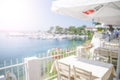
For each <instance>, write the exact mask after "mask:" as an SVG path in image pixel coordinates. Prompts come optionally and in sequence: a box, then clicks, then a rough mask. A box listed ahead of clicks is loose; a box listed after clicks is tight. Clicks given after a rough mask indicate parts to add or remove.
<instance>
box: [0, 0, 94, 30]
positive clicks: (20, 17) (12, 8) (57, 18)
mask: <svg viewBox="0 0 120 80" xmlns="http://www.w3.org/2000/svg"><path fill="white" fill-rule="evenodd" d="M51 6H52V0H0V31H1V30H4V31H38V30H39V31H46V30H48V29H49V28H50V27H51V26H57V25H59V26H61V27H68V26H81V25H88V26H91V25H92V23H91V22H87V21H82V20H80V19H75V18H72V17H69V16H64V15H60V14H57V13H54V12H53V11H52V10H51Z"/></svg>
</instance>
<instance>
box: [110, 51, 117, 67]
mask: <svg viewBox="0 0 120 80" xmlns="http://www.w3.org/2000/svg"><path fill="white" fill-rule="evenodd" d="M117 59H118V50H111V52H110V63H112V64H114V66H115V67H116V66H117Z"/></svg>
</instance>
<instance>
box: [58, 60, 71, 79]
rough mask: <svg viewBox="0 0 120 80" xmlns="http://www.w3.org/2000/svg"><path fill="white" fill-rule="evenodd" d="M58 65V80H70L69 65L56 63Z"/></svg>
mask: <svg viewBox="0 0 120 80" xmlns="http://www.w3.org/2000/svg"><path fill="white" fill-rule="evenodd" d="M57 65H58V80H66V79H67V80H70V78H71V77H70V65H67V64H64V63H61V62H58V61H57Z"/></svg>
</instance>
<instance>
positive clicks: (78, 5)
mask: <svg viewBox="0 0 120 80" xmlns="http://www.w3.org/2000/svg"><path fill="white" fill-rule="evenodd" d="M52 10H53V11H54V12H56V13H59V14H63V15H67V16H72V17H74V18H79V19H81V20H88V21H92V20H94V21H95V22H100V23H106V24H111V25H120V0H55V1H53V3H52Z"/></svg>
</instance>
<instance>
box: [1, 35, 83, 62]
mask: <svg viewBox="0 0 120 80" xmlns="http://www.w3.org/2000/svg"><path fill="white" fill-rule="evenodd" d="M84 42H85V40H82V39H79V40H69V39H62V40H54V39H49V40H42V39H29V38H28V37H9V36H8V35H7V34H5V33H2V34H0V61H3V60H9V59H15V58H23V57H29V56H34V55H37V54H46V53H47V51H48V50H50V49H52V48H61V49H70V48H75V47H76V46H78V45H81V44H82V43H84Z"/></svg>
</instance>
